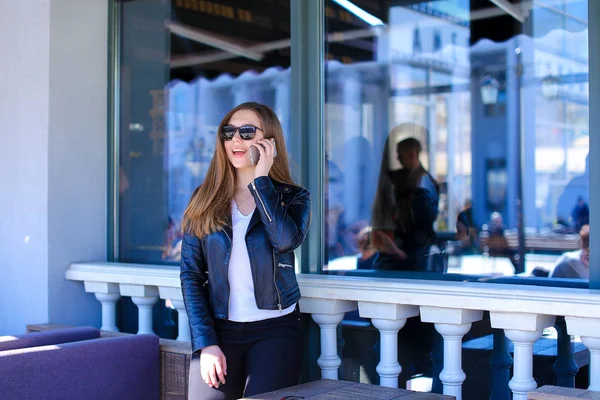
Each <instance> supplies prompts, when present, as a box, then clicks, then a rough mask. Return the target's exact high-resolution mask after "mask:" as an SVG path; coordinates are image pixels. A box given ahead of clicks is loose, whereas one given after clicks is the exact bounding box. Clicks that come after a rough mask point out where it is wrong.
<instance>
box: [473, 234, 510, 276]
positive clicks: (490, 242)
mask: <svg viewBox="0 0 600 400" xmlns="http://www.w3.org/2000/svg"><path fill="white" fill-rule="evenodd" d="M480 238H481V247H482V249H483V252H484V254H485V253H487V254H488V255H489V256H490V257H508V258H510V261H511V262H512V264H513V266H515V267H517V264H518V260H517V258H516V256H518V253H517V251H515V250H514V249H511V247H510V246H509V245H508V240H507V239H506V237H505V236H504V234H497V233H492V234H490V233H489V232H485V231H484V232H482V233H481V235H480Z"/></svg>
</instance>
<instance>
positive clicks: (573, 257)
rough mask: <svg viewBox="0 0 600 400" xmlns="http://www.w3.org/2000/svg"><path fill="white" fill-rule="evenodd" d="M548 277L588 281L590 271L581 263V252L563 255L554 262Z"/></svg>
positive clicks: (576, 251)
mask: <svg viewBox="0 0 600 400" xmlns="http://www.w3.org/2000/svg"><path fill="white" fill-rule="evenodd" d="M550 277H551V278H580V279H590V269H589V268H588V267H586V266H585V264H584V263H583V262H582V261H581V250H575V251H569V252H567V253H564V254H563V255H562V256H561V257H560V258H559V259H558V261H557V262H556V266H555V267H554V270H553V271H552V273H551V274H550Z"/></svg>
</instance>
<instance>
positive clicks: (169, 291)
mask: <svg viewBox="0 0 600 400" xmlns="http://www.w3.org/2000/svg"><path fill="white" fill-rule="evenodd" d="M158 293H159V295H160V298H161V299H165V300H167V299H169V300H171V304H173V307H175V309H176V310H177V321H178V323H177V332H178V334H177V340H181V341H184V342H186V341H189V340H190V339H191V337H190V325H189V320H188V315H187V312H186V310H185V304H184V302H183V295H182V293H181V288H174V287H164V286H160V287H159V288H158Z"/></svg>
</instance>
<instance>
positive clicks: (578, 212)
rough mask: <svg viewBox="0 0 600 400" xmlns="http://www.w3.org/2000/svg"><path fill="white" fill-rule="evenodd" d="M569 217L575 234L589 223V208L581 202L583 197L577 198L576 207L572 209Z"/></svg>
mask: <svg viewBox="0 0 600 400" xmlns="http://www.w3.org/2000/svg"><path fill="white" fill-rule="evenodd" d="M571 217H572V218H573V225H574V227H575V231H576V232H579V231H580V230H581V227H583V226H584V225H586V224H588V223H589V222H590V208H589V207H588V205H587V204H586V202H585V201H584V200H583V197H581V196H580V197H578V198H577V205H575V208H573V212H572V213H571Z"/></svg>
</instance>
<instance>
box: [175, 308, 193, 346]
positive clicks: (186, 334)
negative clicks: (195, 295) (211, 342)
mask: <svg viewBox="0 0 600 400" xmlns="http://www.w3.org/2000/svg"><path fill="white" fill-rule="evenodd" d="M171 303H172V304H173V307H175V308H176V309H177V316H178V318H177V320H178V321H179V322H178V325H177V331H178V335H177V340H181V341H189V340H190V339H191V338H190V324H189V321H188V315H187V311H186V310H185V304H184V303H183V300H171Z"/></svg>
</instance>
